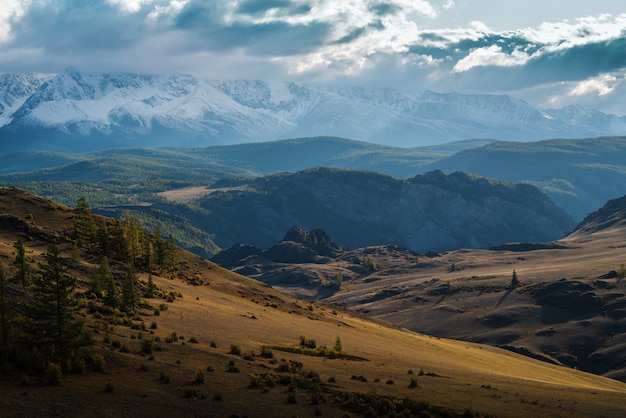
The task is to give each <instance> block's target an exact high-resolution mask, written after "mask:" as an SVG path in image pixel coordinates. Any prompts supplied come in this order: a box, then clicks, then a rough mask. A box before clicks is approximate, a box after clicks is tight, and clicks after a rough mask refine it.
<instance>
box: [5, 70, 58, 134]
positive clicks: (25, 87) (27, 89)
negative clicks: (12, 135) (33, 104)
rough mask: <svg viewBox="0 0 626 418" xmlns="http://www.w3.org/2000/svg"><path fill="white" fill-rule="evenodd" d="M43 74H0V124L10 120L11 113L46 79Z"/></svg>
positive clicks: (47, 77)
mask: <svg viewBox="0 0 626 418" xmlns="http://www.w3.org/2000/svg"><path fill="white" fill-rule="evenodd" d="M50 77H52V76H49V75H45V74H33V73H24V74H0V126H3V125H5V124H7V123H9V122H10V120H11V117H12V115H13V113H15V111H16V110H17V109H19V107H20V106H22V105H23V104H24V102H25V101H26V100H27V99H28V98H29V97H31V96H32V94H33V93H34V92H35V91H36V90H37V88H39V87H40V86H41V85H42V84H43V83H44V82H45V81H46V80H47V79H49V78H50Z"/></svg>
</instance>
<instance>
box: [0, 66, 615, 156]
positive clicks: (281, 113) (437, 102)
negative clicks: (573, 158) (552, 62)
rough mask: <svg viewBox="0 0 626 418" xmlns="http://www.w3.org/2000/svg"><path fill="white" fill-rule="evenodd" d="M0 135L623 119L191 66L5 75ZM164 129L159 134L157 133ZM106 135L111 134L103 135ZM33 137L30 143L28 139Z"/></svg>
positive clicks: (395, 137) (195, 140) (509, 101)
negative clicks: (169, 70)
mask: <svg viewBox="0 0 626 418" xmlns="http://www.w3.org/2000/svg"><path fill="white" fill-rule="evenodd" d="M0 87H2V88H1V89H0V139H1V137H3V133H10V135H11V136H12V137H15V136H18V137H19V136H28V137H30V138H32V137H36V136H38V137H39V138H40V139H39V140H38V141H39V143H41V142H42V141H46V140H47V139H46V138H47V137H48V136H49V133H50V132H52V133H55V134H59V135H61V136H63V135H70V136H72V138H73V139H74V144H76V139H80V138H82V137H84V138H83V139H82V141H84V142H86V143H87V142H89V141H94V139H93V137H94V134H97V135H96V136H98V137H99V138H100V139H99V140H101V141H104V142H106V138H119V139H117V140H118V141H122V140H123V139H124V138H132V139H133V140H134V143H133V146H147V147H149V146H156V145H180V144H181V142H178V141H179V140H180V141H183V142H184V143H186V144H194V145H210V144H215V143H233V142H250V141H266V140H274V139H279V138H286V137H297V136H319V135H330V136H343V137H348V138H352V139H360V140H364V141H370V142H377V143H381V144H387V145H396V146H420V145H430V144H438V143H444V142H449V141H453V140H462V139H469V138H496V139H504V140H536V139H543V138H554V137H564V138H576V137H592V136H602V135H623V134H625V133H626V119H624V118H619V117H617V116H614V115H606V114H603V113H601V112H597V111H590V110H585V109H582V108H579V107H575V106H571V107H567V108H563V109H550V110H546V111H542V110H540V109H536V108H534V107H532V106H530V105H529V104H528V103H526V102H524V101H523V100H520V99H515V98H512V97H510V96H503V95H499V96H496V95H467V94H459V93H445V94H442V93H436V92H432V91H399V90H395V89H390V88H386V89H374V88H359V87H316V86H308V85H303V84H296V83H286V82H285V83H281V82H272V83H268V82H265V81H260V80H233V81H223V80H201V79H197V78H195V77H193V76H190V75H185V74H175V75H140V74H83V73H81V72H79V71H77V70H75V69H68V70H66V71H64V72H63V73H61V74H57V75H55V76H38V75H33V74H18V75H3V76H0ZM157 137H158V138H159V140H158V141H156V140H155V138H157ZM102 138H104V139H102ZM25 146H27V144H26V145H25Z"/></svg>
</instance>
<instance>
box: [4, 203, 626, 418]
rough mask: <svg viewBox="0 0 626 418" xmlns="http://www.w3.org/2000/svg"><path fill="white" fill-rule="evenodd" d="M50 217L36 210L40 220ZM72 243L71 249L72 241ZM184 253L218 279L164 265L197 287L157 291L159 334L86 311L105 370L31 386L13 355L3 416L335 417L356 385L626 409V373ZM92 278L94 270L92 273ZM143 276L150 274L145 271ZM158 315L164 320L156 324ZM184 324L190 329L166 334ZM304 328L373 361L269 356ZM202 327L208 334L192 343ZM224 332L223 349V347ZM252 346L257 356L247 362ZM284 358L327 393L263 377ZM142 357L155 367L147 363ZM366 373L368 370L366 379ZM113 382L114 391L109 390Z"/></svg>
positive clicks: (562, 413) (458, 406)
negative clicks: (430, 326) (463, 334)
mask: <svg viewBox="0 0 626 418" xmlns="http://www.w3.org/2000/svg"><path fill="white" fill-rule="evenodd" d="M5 210H6V209H5ZM42 213H47V214H48V219H49V222H50V225H56V226H55V228H61V229H63V228H66V229H67V228H68V224H66V223H64V222H70V218H71V216H70V215H71V214H68V212H66V211H63V210H54V211H51V212H45V211H43V212H42ZM38 216H40V215H39V214H38V215H34V216H33V219H34V220H33V222H37V219H38V218H37V217H38ZM39 219H41V218H39ZM40 227H43V226H42V225H40ZM15 237H16V236H15V234H8V233H6V232H2V231H0V255H2V259H3V262H4V264H5V266H6V265H7V264H8V261H10V259H11V257H12V255H11V254H12V246H11V244H12V242H13V240H14V239H15ZM23 238H27V237H23ZM43 244H44V243H41V242H38V241H37V240H36V239H33V240H29V239H25V245H26V247H27V250H28V251H29V254H31V256H32V257H33V258H35V257H36V255H37V254H38V253H39V252H40V251H42V250H45V246H44V245H43ZM63 249H64V251H66V255H68V254H69V250H70V247H69V244H64V247H63ZM179 257H180V261H181V270H180V271H179V273H178V274H179V276H180V277H192V276H197V275H200V276H201V277H202V279H203V281H204V283H205V284H204V285H202V286H194V285H190V284H188V282H186V281H184V280H181V279H180V278H170V277H160V276H158V275H154V276H153V279H154V281H155V283H156V284H157V285H158V286H159V288H160V289H161V290H163V291H164V292H165V293H168V292H170V291H173V292H177V293H180V294H182V295H183V296H182V298H176V300H175V301H174V302H173V303H167V302H165V300H163V299H149V300H148V302H149V303H150V304H151V305H152V306H153V307H158V306H159V305H160V304H163V303H165V304H167V306H168V309H167V310H164V311H162V312H161V313H160V315H158V316H157V315H154V314H153V310H151V309H147V310H145V311H143V314H142V320H143V322H144V324H145V326H146V328H147V329H146V330H145V331H139V330H134V329H130V328H129V327H126V326H122V325H107V326H106V329H105V328H103V325H102V324H101V325H99V326H96V325H97V324H98V322H102V321H96V320H94V319H93V318H90V317H86V321H87V323H88V324H89V325H90V326H94V327H95V329H98V333H97V334H96V335H95V337H96V340H97V341H98V342H97V344H96V345H95V347H94V348H93V350H94V351H95V352H97V353H101V354H103V355H104V357H105V358H106V362H107V364H106V368H105V371H104V372H103V373H98V372H93V371H90V372H89V373H87V374H86V375H66V376H64V379H63V384H62V385H61V386H58V387H48V386H45V385H42V384H40V383H39V381H38V380H37V378H36V377H32V379H31V384H30V385H28V386H25V387H24V386H20V385H19V382H20V372H18V371H15V370H14V369H12V368H10V367H8V366H7V365H2V370H0V372H1V373H0V416H3V417H4V416H6V417H23V416H64V417H93V416H102V417H114V416H115V417H119V416H147V417H160V416H194V415H196V416H219V417H225V416H231V415H233V414H234V415H238V416H243V415H247V416H248V417H264V416H268V417H283V416H286V417H291V416H303V417H305V416H314V415H315V414H316V413H321V415H322V416H326V417H334V416H343V415H344V413H345V411H344V410H342V409H341V406H342V405H343V396H344V395H343V394H346V393H351V392H360V393H369V394H373V393H375V394H377V395H381V396H393V397H397V398H400V399H402V398H405V397H409V398H412V399H416V400H424V401H427V402H429V403H430V404H432V405H437V406H441V407H446V408H450V409H451V410H453V411H456V412H457V413H463V412H464V411H465V410H466V409H469V410H472V411H477V412H479V413H480V414H482V415H483V416H488V415H490V414H491V415H493V416H498V417H519V416H526V417H543V416H554V417H586V416H592V415H593V416H600V415H602V416H607V417H621V416H626V402H624V397H625V396H626V385H625V384H623V383H620V382H618V381H615V380H611V379H607V378H603V377H598V376H594V375H591V374H587V373H583V372H580V371H576V370H572V369H567V368H564V367H558V366H554V365H550V364H547V363H543V362H539V361H536V360H532V359H529V358H526V357H523V356H520V355H517V354H514V353H511V352H508V351H504V350H500V349H496V348H492V347H488V346H484V345H479V344H472V343H466V342H460V341H452V340H447V339H443V338H435V337H430V336H426V335H421V334H418V333H414V332H410V331H408V330H405V329H401V328H398V327H393V326H389V325H388V324H386V323H384V322H381V321H376V320H373V319H370V318H367V317H365V316H363V315H360V314H357V313H353V312H350V311H346V310H342V309H340V308H338V307H336V306H329V305H324V304H318V303H307V302H303V301H296V300H294V299H292V298H290V297H288V296H286V295H284V294H281V293H279V292H278V291H276V290H274V289H271V288H269V287H267V286H265V285H263V284H261V283H259V282H256V281H253V280H250V279H247V278H245V277H242V276H238V275H236V274H234V273H232V272H229V271H227V270H224V269H222V268H220V267H218V266H216V265H214V264H212V263H210V262H208V261H205V260H202V259H200V258H199V257H197V256H194V255H192V254H190V253H187V252H182V251H181V252H180V253H179ZM87 270H88V269H87ZM74 273H76V274H80V273H79V272H78V271H74ZM81 280H86V277H84V276H81ZM141 280H142V281H145V280H146V275H145V274H144V275H142V277H141ZM152 322H155V323H156V324H157V328H156V329H154V330H152V333H151V332H150V330H149V326H150V324H151V323H152ZM174 332H175V333H176V335H177V337H180V336H183V339H180V338H178V339H177V340H176V341H174V342H172V343H167V342H165V339H166V338H167V337H168V336H170V335H171V334H172V333H174ZM300 335H305V336H306V337H308V338H312V339H315V340H316V342H317V344H318V346H319V345H326V346H328V347H332V346H333V344H334V342H335V339H336V337H337V336H339V337H340V338H341V341H342V345H343V351H344V352H345V353H347V354H351V355H355V356H359V357H363V358H366V359H367V361H349V360H340V359H328V358H324V357H312V356H305V355H298V354H293V353H286V352H280V351H278V350H274V357H275V358H274V359H267V358H262V357H260V356H259V353H260V351H261V347H262V346H265V345H267V346H291V345H293V346H296V345H297V344H298V338H299V336H300ZM192 336H193V337H195V338H196V339H197V340H198V343H192V342H190V341H189V339H190V337H192ZM105 337H106V338H107V339H108V340H109V341H114V340H115V341H119V342H120V343H121V344H123V345H126V346H127V347H128V349H129V350H128V351H129V352H128V353H124V352H120V350H118V349H116V348H114V346H113V344H112V343H110V342H108V343H107V342H105ZM156 337H158V338H159V339H160V340H161V342H157V343H155V345H156V346H157V347H159V348H160V350H156V349H155V351H153V356H154V357H153V358H152V359H151V358H150V357H149V356H148V355H145V354H141V339H144V338H156ZM212 342H213V343H215V345H216V347H211V343H212ZM231 345H237V346H239V347H240V348H241V351H242V355H240V356H237V355H233V354H229V351H230V350H229V349H230V346H231ZM250 354H253V356H251V357H249V359H248V360H246V359H245V358H244V357H246V356H248V355H250ZM281 359H284V360H286V361H290V360H293V361H298V362H301V363H302V364H303V368H304V370H305V371H314V372H316V373H318V374H319V377H320V379H321V382H322V388H323V389H324V391H325V395H324V396H325V398H326V399H325V401H322V402H321V403H320V404H315V403H314V402H312V398H311V394H310V393H308V392H307V391H306V390H304V389H297V390H296V392H295V393H296V398H295V399H296V401H297V403H296V404H292V403H289V402H287V398H288V396H289V395H288V388H287V387H286V386H281V385H277V386H275V387H268V388H252V387H250V382H251V381H250V377H249V376H250V375H251V374H265V373H274V374H276V375H281V372H280V371H278V370H277V367H278V365H279V364H280V361H281ZM229 361H234V362H235V364H236V366H237V367H238V368H239V369H240V373H229V372H228V371H227V364H228V362H229ZM142 365H143V366H144V369H147V370H143V371H142V370H141V369H140V367H141V366H142ZM207 368H209V370H210V371H207V372H206V378H205V380H204V382H203V383H193V380H194V374H195V372H196V370H198V369H202V370H207ZM420 371H423V375H422V373H420ZM410 372H412V374H409V373H410ZM162 374H165V375H167V376H168V377H169V383H165V382H164V381H162V380H161V379H160V377H161V375H162ZM353 376H361V377H364V378H365V379H361V380H366V381H361V380H354V379H352V377H353ZM331 378H333V379H332V380H333V382H331V383H329V379H331ZM411 378H416V379H417V382H418V387H417V388H410V387H409V383H410V380H411ZM388 381H393V384H387V383H386V382H388ZM108 384H110V386H111V388H112V389H113V390H112V391H111V392H107V391H105V387H106V386H107V385H108ZM216 397H217V398H219V400H217V399H215V398H216ZM352 416H355V414H352Z"/></svg>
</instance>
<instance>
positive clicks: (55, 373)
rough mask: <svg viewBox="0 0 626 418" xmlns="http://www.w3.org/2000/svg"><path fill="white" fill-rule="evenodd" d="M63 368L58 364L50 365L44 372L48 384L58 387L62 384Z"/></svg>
mask: <svg viewBox="0 0 626 418" xmlns="http://www.w3.org/2000/svg"><path fill="white" fill-rule="evenodd" d="M62 376H63V373H62V372H61V366H60V365H58V364H56V363H48V366H47V367H46V370H45V371H44V380H45V382H46V383H47V384H49V385H53V386H57V385H60V384H61V377H62Z"/></svg>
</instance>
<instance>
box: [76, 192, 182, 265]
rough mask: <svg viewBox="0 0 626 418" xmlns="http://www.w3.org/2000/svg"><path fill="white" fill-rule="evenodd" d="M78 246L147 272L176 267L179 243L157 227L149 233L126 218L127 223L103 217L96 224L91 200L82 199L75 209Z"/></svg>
mask: <svg viewBox="0 0 626 418" xmlns="http://www.w3.org/2000/svg"><path fill="white" fill-rule="evenodd" d="M74 211H75V213H76V215H77V217H78V219H77V221H76V238H77V244H78V245H81V246H83V247H87V248H89V249H91V250H94V251H96V252H98V253H99V254H100V255H101V256H103V257H108V258H113V259H116V260H118V261H120V262H123V263H125V264H129V265H132V266H134V267H135V268H137V269H140V270H144V271H152V270H153V269H160V270H167V269H170V268H172V267H174V265H175V264H176V244H175V241H174V238H173V237H172V236H171V235H170V236H169V238H168V239H167V240H165V239H164V238H163V236H162V235H161V231H160V229H159V228H157V229H156V230H155V231H154V233H153V234H150V233H148V232H147V231H146V230H145V229H144V228H143V227H142V226H140V225H139V223H138V222H137V220H136V219H135V218H134V217H133V216H131V215H128V214H127V215H126V216H125V217H124V219H123V220H119V219H115V218H103V220H102V221H101V222H99V223H98V222H96V220H95V219H94V216H93V214H92V212H91V207H90V205H89V203H88V202H87V199H86V198H84V197H81V198H79V199H78V202H77V204H76V208H75V209H74Z"/></svg>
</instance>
